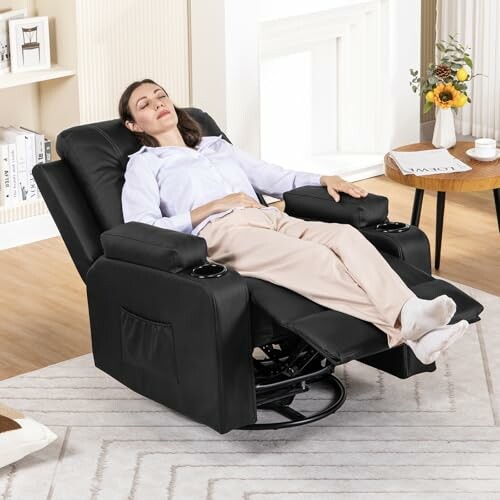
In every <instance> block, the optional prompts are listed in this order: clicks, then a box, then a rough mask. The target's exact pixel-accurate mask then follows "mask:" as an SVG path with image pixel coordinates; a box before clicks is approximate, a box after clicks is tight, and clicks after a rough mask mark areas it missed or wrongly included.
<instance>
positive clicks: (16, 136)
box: [0, 126, 52, 207]
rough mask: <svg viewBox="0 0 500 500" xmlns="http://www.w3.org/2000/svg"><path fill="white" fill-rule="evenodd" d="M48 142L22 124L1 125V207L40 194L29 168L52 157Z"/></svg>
mask: <svg viewBox="0 0 500 500" xmlns="http://www.w3.org/2000/svg"><path fill="white" fill-rule="evenodd" d="M51 158H52V150H51V142H50V141H49V140H48V139H46V138H45V137H44V135H43V134H40V133H38V132H34V131H33V130H29V129H26V128H24V127H13V126H10V127H0V175H1V178H0V207H13V206H16V205H19V204H21V203H23V202H27V201H33V200H36V199H37V198H41V194H40V191H39V190H38V186H37V185H36V182H35V179H34V178H33V174H32V170H33V167H34V166H35V165H36V164H37V163H46V162H48V161H51Z"/></svg>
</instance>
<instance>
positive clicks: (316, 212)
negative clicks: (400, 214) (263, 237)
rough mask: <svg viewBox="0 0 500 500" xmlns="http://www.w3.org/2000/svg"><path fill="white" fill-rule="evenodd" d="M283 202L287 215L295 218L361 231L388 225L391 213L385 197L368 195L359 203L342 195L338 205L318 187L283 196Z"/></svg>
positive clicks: (304, 187)
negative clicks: (366, 228)
mask: <svg viewBox="0 0 500 500" xmlns="http://www.w3.org/2000/svg"><path fill="white" fill-rule="evenodd" d="M283 199H284V200H285V204H286V213H287V214H288V215H291V216H292V217H297V218H300V219H306V220H307V219H314V220H320V221H324V222H338V223H341V224H350V225H351V226H354V227H356V228H358V229H360V228H365V227H369V226H373V225H374V224H377V223H379V222H383V221H385V220H386V219H387V214H388V211H389V208H388V206H389V200H388V199H387V198H386V197H385V196H379V195H376V194H373V193H368V196H366V197H365V198H359V199H358V198H353V197H352V196H349V195H348V194H345V193H340V201H338V202H336V201H335V200H333V198H332V197H331V195H330V194H329V193H328V191H327V190H326V189H323V188H322V187H319V188H318V186H302V187H300V188H297V189H294V190H293V191H289V192H288V193H284V194H283Z"/></svg>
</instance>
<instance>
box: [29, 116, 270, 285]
mask: <svg viewBox="0 0 500 500" xmlns="http://www.w3.org/2000/svg"><path fill="white" fill-rule="evenodd" d="M184 109H185V111H187V112H188V113H189V114H190V115H191V117H192V118H194V119H195V120H196V121H197V122H198V123H199V124H200V126H201V128H202V132H203V135H204V136H212V135H221V134H222V137H223V138H224V139H225V140H227V141H228V142H230V141H229V139H228V138H227V136H226V135H225V134H224V133H223V132H222V131H221V130H220V128H219V127H218V125H217V123H216V122H215V120H214V119H213V118H212V117H211V116H210V115H208V114H207V113H205V112H204V111H202V110H201V109H198V108H184ZM140 147H141V145H140V143H139V142H138V140H137V138H136V137H135V136H134V135H133V134H132V133H131V132H130V131H129V130H128V129H127V128H126V127H124V126H123V125H122V124H121V122H120V120H109V121H104V122H99V123H91V124H87V125H78V126H76V127H72V128H69V129H67V130H64V131H63V132H61V133H60V134H59V135H58V137H57V142H56V149H57V153H58V154H59V156H60V157H61V160H62V161H58V162H51V163H48V164H38V165H37V166H36V167H35V168H34V169H33V175H34V177H35V180H36V182H37V184H38V186H39V188H40V191H41V193H42V195H43V197H44V199H45V201H46V203H47V206H48V208H49V210H50V212H51V215H52V216H53V218H54V221H55V222H56V224H57V226H58V228H59V231H60V232H61V236H62V237H63V240H64V242H65V244H66V246H67V247H68V250H69V252H70V254H71V256H72V258H73V261H74V262H75V265H76V267H77V269H78V272H79V273H80V276H81V277H82V279H83V280H84V281H85V275H86V274H87V271H88V269H89V267H90V266H91V265H92V263H93V262H94V261H95V260H96V259H97V258H98V257H99V256H100V255H101V254H102V248H101V244H100V240H99V237H100V234H101V233H102V232H103V231H106V230H107V229H111V228H112V227H114V226H116V225H118V224H122V223H123V215H122V206H121V192H122V188H123V183H124V172H125V168H126V166H127V162H128V155H130V154H132V153H134V152H135V151H137V150H138V149H139V148H140ZM257 196H258V197H259V199H260V200H261V202H262V203H264V204H266V203H265V201H264V200H263V198H262V195H260V193H257Z"/></svg>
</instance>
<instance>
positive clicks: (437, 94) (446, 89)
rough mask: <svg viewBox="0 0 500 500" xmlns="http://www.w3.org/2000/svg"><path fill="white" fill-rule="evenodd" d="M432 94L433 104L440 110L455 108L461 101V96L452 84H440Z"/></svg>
mask: <svg viewBox="0 0 500 500" xmlns="http://www.w3.org/2000/svg"><path fill="white" fill-rule="evenodd" d="M433 92H434V104H435V105H436V106H439V107H440V108H445V109H447V108H451V107H453V108H455V107H458V106H459V101H461V99H460V96H461V95H462V93H461V92H459V91H458V90H457V89H456V88H455V87H454V86H453V84H452V83H440V84H439V85H437V86H436V88H435V89H434V90H433Z"/></svg>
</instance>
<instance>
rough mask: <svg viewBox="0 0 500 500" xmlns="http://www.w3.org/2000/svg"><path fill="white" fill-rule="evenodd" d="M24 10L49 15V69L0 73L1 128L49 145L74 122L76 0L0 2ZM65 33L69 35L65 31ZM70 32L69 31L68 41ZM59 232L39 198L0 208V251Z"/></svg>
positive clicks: (53, 146) (3, 5)
mask: <svg viewBox="0 0 500 500" xmlns="http://www.w3.org/2000/svg"><path fill="white" fill-rule="evenodd" d="M24 7H26V8H27V16H28V17H33V16H48V18H49V32H50V44H51V59H52V65H51V67H50V68H49V69H43V70H35V71H26V72H18V73H12V72H10V73H2V74H0V125H2V126H6V127H8V126H10V125H14V126H18V127H19V126H22V127H26V128H28V129H31V130H37V131H40V132H42V133H43V134H44V135H45V137H47V138H48V139H50V140H51V141H52V151H53V152H52V159H56V158H57V155H56V154H55V137H56V135H57V133H58V131H59V130H61V129H62V128H64V127H65V126H66V123H67V121H69V120H71V121H73V120H74V116H73V115H72V114H71V113H72V112H71V110H72V108H73V106H72V107H71V108H69V107H68V106H67V105H66V104H63V105H61V104H62V103H72V104H73V103H76V106H78V101H77V100H76V101H75V98H74V96H75V95H76V91H75V89H76V88H77V81H76V79H75V76H76V71H75V70H74V69H73V68H76V60H75V53H74V48H73V33H74V28H75V26H74V19H75V14H74V11H75V4H74V2H64V4H63V3H59V2H54V1H53V0H0V9H7V8H12V9H13V10H16V9H20V8H24ZM68 30H69V32H68ZM68 33H71V36H70V37H69V35H68ZM58 234H59V232H58V230H57V227H56V225H55V223H54V221H53V219H52V217H51V216H50V214H49V213H48V210H47V206H46V204H45V202H44V200H43V199H42V198H37V199H34V200H29V201H25V202H21V203H19V204H17V205H14V206H12V207H0V250H4V249H7V248H11V247H14V246H18V245H24V244H27V243H31V242H34V241H38V240H40V239H45V238H50V237H53V236H57V235H58Z"/></svg>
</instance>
